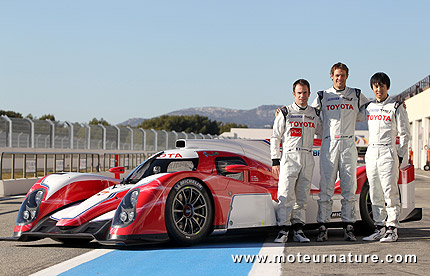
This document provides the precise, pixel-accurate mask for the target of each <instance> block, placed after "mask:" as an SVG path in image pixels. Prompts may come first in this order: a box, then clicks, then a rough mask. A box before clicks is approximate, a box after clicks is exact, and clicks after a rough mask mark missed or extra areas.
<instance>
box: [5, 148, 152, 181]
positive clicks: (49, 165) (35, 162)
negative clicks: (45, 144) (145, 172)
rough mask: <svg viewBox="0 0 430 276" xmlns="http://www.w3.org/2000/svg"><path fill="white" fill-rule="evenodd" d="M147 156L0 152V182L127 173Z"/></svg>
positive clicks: (139, 154) (136, 154) (147, 154)
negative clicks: (54, 175) (57, 175)
mask: <svg viewBox="0 0 430 276" xmlns="http://www.w3.org/2000/svg"><path fill="white" fill-rule="evenodd" d="M150 155H151V153H136V152H132V153H131V152H130V153H127V152H125V153H124V152H121V153H104V154H100V153H94V152H61V153H59V152H14V151H10V152H2V153H1V155H0V180H3V179H4V178H6V179H17V178H27V177H39V176H44V175H47V174H50V173H56V172H100V171H107V170H109V168H112V167H116V166H123V167H125V168H126V169H130V168H134V167H136V166H137V165H139V164H140V163H141V162H143V161H144V160H145V159H146V157H148V156H150ZM5 176H6V177H5ZM18 176H20V177H18Z"/></svg>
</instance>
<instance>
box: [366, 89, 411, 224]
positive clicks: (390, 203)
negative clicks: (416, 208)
mask: <svg viewBox="0 0 430 276" xmlns="http://www.w3.org/2000/svg"><path fill="white" fill-rule="evenodd" d="M362 113H363V114H364V115H366V116H367V119H368V125H369V146H368V147H367V152H366V157H365V158H366V173H367V179H368V181H369V186H370V190H369V191H370V199H371V201H372V211H373V219H374V221H375V225H378V226H384V223H385V219H386V218H387V222H386V226H394V227H399V214H400V197H399V189H398V186H397V180H398V177H399V159H400V160H401V159H403V157H404V156H405V155H406V153H407V149H408V142H409V135H410V134H409V120H408V114H407V112H406V110H405V109H404V108H403V106H402V103H401V102H397V101H395V100H393V99H392V98H391V97H389V96H388V98H387V99H385V101H383V102H377V101H376V100H373V101H371V102H370V103H368V104H367V105H366V106H365V107H364V108H363V109H362ZM397 136H399V137H400V145H399V149H398V150H397V149H396V137H397ZM385 205H386V206H385ZM387 214H388V217H387Z"/></svg>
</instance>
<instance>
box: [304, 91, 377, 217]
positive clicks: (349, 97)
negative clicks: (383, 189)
mask: <svg viewBox="0 0 430 276" xmlns="http://www.w3.org/2000/svg"><path fill="white" fill-rule="evenodd" d="M368 101H369V100H368V99H367V98H366V97H365V96H364V95H363V94H362V93H361V91H360V89H357V88H350V87H346V88H345V89H343V90H336V89H334V88H333V87H332V88H329V89H327V90H325V91H319V92H318V93H317V97H316V99H315V100H314V102H313V103H312V106H313V107H315V108H317V109H319V110H321V120H322V124H323V135H322V144H321V151H320V173H321V180H320V190H321V192H320V193H319V200H318V215H317V221H318V222H319V223H328V222H330V216H331V213H332V207H333V200H332V197H333V194H334V186H335V181H336V178H337V173H338V172H339V177H340V188H341V189H342V197H343V198H342V200H341V203H342V209H341V213H342V221H343V222H345V223H354V222H355V221H356V215H355V201H356V195H355V192H356V190H357V170H356V168H357V148H356V146H355V135H354V133H355V123H356V120H357V115H358V113H359V107H360V106H362V105H363V104H365V103H367V102H368Z"/></svg>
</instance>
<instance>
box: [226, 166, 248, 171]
mask: <svg viewBox="0 0 430 276" xmlns="http://www.w3.org/2000/svg"><path fill="white" fill-rule="evenodd" d="M248 169H249V167H248V166H246V165H228V166H227V167H225V170H226V172H230V173H241V172H244V171H247V170H248Z"/></svg>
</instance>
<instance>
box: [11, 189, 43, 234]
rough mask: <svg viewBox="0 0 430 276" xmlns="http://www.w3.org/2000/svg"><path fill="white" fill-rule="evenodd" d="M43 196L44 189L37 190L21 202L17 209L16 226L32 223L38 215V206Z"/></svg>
mask: <svg viewBox="0 0 430 276" xmlns="http://www.w3.org/2000/svg"><path fill="white" fill-rule="evenodd" d="M44 195H45V190H44V189H37V190H34V191H32V192H31V193H30V194H29V195H28V196H27V197H26V198H25V199H24V201H23V202H22V204H21V208H19V213H18V217H17V219H16V224H20V225H26V224H29V223H31V222H33V221H34V220H35V219H36V218H37V215H38V214H39V208H40V204H41V203H42V200H43V197H44Z"/></svg>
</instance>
